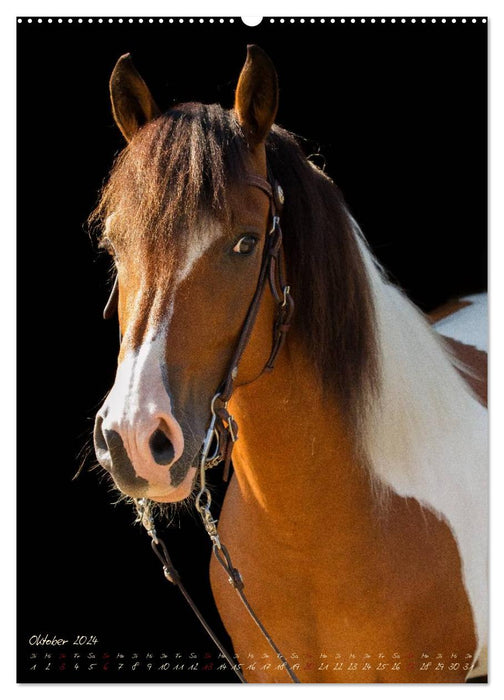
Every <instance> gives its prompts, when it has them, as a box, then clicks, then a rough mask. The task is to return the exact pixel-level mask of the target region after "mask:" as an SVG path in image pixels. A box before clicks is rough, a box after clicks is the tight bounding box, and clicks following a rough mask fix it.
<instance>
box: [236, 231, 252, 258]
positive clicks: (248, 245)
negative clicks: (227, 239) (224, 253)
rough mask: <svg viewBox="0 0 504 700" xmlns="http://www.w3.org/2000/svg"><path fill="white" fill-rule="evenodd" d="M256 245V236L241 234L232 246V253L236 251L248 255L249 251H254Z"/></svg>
mask: <svg viewBox="0 0 504 700" xmlns="http://www.w3.org/2000/svg"><path fill="white" fill-rule="evenodd" d="M256 245H257V238H256V237H255V236H250V235H247V236H242V237H241V238H240V240H239V241H238V242H237V243H236V245H235V247H234V248H233V253H237V254H238V255H250V253H252V252H253V251H254V248H255V247H256Z"/></svg>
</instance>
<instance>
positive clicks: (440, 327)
mask: <svg viewBox="0 0 504 700" xmlns="http://www.w3.org/2000/svg"><path fill="white" fill-rule="evenodd" d="M461 301H468V302H469V306H464V308H462V309H459V310H458V311H456V312H455V313H454V314H452V315H451V316H447V317H446V318H443V319H441V321H438V322H437V323H436V324H435V325H434V328H435V329H436V330H437V332H438V333H441V335H445V336H447V337H448V338H453V339H454V340H458V341H459V342H461V343H464V345H472V346H473V347H475V348H477V349H478V350H483V351H484V352H488V298H487V295H486V294H474V295H472V296H469V297H464V298H463V299H461Z"/></svg>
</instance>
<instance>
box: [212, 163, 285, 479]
mask: <svg viewBox="0 0 504 700" xmlns="http://www.w3.org/2000/svg"><path fill="white" fill-rule="evenodd" d="M245 182H246V184H248V185H251V186H252V187H257V188H258V189H260V190H261V191H262V192H264V193H265V194H266V195H267V196H268V198H269V200H270V219H271V228H269V232H268V234H267V236H266V240H265V243H264V249H263V256H262V263H261V269H260V271H259V277H258V280H257V286H256V290H255V292H254V296H253V297H252V301H251V302H250V305H249V308H248V311H247V315H246V316H245V321H244V322H243V325H242V329H241V332H240V335H239V337H238V341H237V343H236V347H235V350H234V353H233V356H232V358H231V361H230V363H229V368H228V371H227V373H226V375H225V377H224V380H223V382H222V384H221V386H220V388H219V390H218V391H217V393H216V394H215V396H214V397H213V399H212V403H211V413H212V421H211V426H212V431H208V432H207V436H206V438H205V441H204V442H203V448H202V455H203V456H204V459H205V463H206V467H205V468H206V469H209V468H211V467H213V466H215V465H216V464H218V463H219V462H221V461H223V462H224V480H225V481H227V478H228V474H229V467H230V462H231V453H232V450H233V446H234V443H235V442H236V440H237V438H238V426H237V425H236V422H235V420H234V419H233V417H232V416H231V414H230V413H229V412H228V410H227V405H228V402H229V400H230V399H231V396H232V394H233V391H234V388H235V379H236V377H237V375H238V368H239V364H240V361H241V359H242V357H243V354H244V352H245V349H246V348H247V345H248V343H249V341H250V337H251V335H252V330H253V328H254V324H255V321H256V318H257V314H258V312H259V307H260V304H261V299H262V297H263V294H264V290H265V288H266V283H267V281H268V282H269V287H270V290H271V293H272V295H273V298H274V300H275V303H276V307H277V308H276V317H275V322H274V327H273V342H272V347H271V351H270V355H269V357H268V360H267V362H266V364H265V365H264V367H263V369H262V371H261V372H260V374H259V375H258V376H257V377H256V379H258V378H259V377H261V376H262V375H263V374H264V373H265V372H271V370H272V369H273V368H274V365H275V361H276V358H277V356H278V353H279V352H280V350H281V349H282V346H283V344H284V342H285V338H286V335H287V332H288V330H289V328H290V323H291V319H292V315H293V312H294V301H293V299H292V296H291V294H290V286H289V285H287V284H286V283H285V279H284V274H285V273H284V270H285V262H284V259H283V247H282V229H281V226H280V214H281V211H282V208H283V204H284V193H283V190H282V188H281V186H280V185H279V184H278V182H276V181H275V180H274V179H273V178H272V177H271V176H270V177H269V179H268V180H267V179H266V178H264V177H261V176H260V175H252V174H250V175H247V177H246V178H245ZM214 418H215V419H214ZM211 445H213V448H214V449H212V454H211V455H210V454H209V451H210V447H211Z"/></svg>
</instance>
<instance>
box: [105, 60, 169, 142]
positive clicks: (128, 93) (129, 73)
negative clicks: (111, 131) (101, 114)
mask: <svg viewBox="0 0 504 700" xmlns="http://www.w3.org/2000/svg"><path fill="white" fill-rule="evenodd" d="M109 86H110V99H111V101H112V114H113V115H114V119H115V122H116V124H117V126H118V127H119V129H120V130H121V132H122V134H123V136H124V138H125V139H126V141H131V139H132V138H133V136H134V135H135V134H136V132H137V131H138V129H139V128H140V127H141V126H143V125H144V124H147V122H149V121H151V119H155V118H156V117H158V116H159V115H160V114H161V112H160V110H159V108H158V106H157V104H156V103H155V102H154V99H153V97H152V95H151V93H150V90H149V88H148V87H147V85H146V84H145V82H144V80H143V78H142V76H141V75H140V74H139V73H138V71H137V69H136V68H135V66H134V65H133V61H132V60H131V56H130V54H129V53H127V54H124V56H121V58H120V59H119V60H118V61H117V63H116V64H115V67H114V70H113V71H112V75H111V76H110V84H109Z"/></svg>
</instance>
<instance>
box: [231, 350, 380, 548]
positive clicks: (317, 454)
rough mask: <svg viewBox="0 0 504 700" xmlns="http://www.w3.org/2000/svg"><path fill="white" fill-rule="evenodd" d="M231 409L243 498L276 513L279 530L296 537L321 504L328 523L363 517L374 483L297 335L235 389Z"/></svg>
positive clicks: (314, 517)
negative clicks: (269, 368)
mask: <svg viewBox="0 0 504 700" xmlns="http://www.w3.org/2000/svg"><path fill="white" fill-rule="evenodd" d="M232 410H233V414H234V416H235V418H236V420H237V422H238V425H239V430H240V434H239V440H238V441H237V443H236V446H235V450H234V452H233V464H234V468H235V474H236V479H237V482H238V485H239V490H240V495H241V498H242V500H243V501H244V503H245V504H246V505H247V506H249V507H250V508H252V509H259V510H260V511H262V512H263V514H264V515H265V516H267V517H268V520H269V521H270V522H272V521H274V522H275V526H276V528H277V530H276V531H277V533H278V532H279V531H281V530H282V529H283V532H284V534H285V535H292V537H294V538H295V539H296V540H297V541H299V539H300V537H301V535H302V533H300V532H299V528H298V526H299V524H300V522H301V521H302V522H303V528H302V530H303V532H304V533H306V534H307V535H308V536H309V534H310V521H311V520H314V521H315V520H317V521H318V522H320V518H321V517H322V518H323V517H324V512H327V515H328V516H329V515H330V519H331V527H339V526H341V527H342V528H344V529H346V530H348V526H349V525H350V524H352V528H353V529H354V530H355V527H356V521H357V520H359V519H360V520H361V521H364V519H366V521H368V519H369V517H370V515H371V511H372V494H371V485H370V483H369V478H368V475H367V474H366V471H365V469H363V468H362V467H361V465H360V464H359V461H358V460H357V459H356V456H355V449H354V436H353V434H352V430H351V429H350V428H349V426H347V425H346V422H345V419H344V415H343V414H342V412H341V410H340V408H339V406H338V402H337V401H335V400H331V399H329V398H328V397H327V396H324V395H323V392H322V390H321V386H320V379H318V378H317V377H316V376H315V373H314V371H313V368H312V366H311V365H310V363H309V362H308V359H307V357H306V354H305V351H304V350H303V347H302V345H301V344H300V343H299V342H297V341H296V339H290V342H289V343H288V345H287V347H286V348H285V351H284V352H282V353H281V354H280V355H279V357H278V359H277V363H276V366H275V369H274V370H273V372H271V373H269V374H265V375H263V376H262V377H261V378H260V379H258V380H256V381H255V382H252V383H251V384H249V385H247V386H243V387H240V388H239V389H237V391H236V393H235V396H234V397H233V405H232ZM296 523H297V524H296ZM314 530H315V528H313V530H312V531H314Z"/></svg>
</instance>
